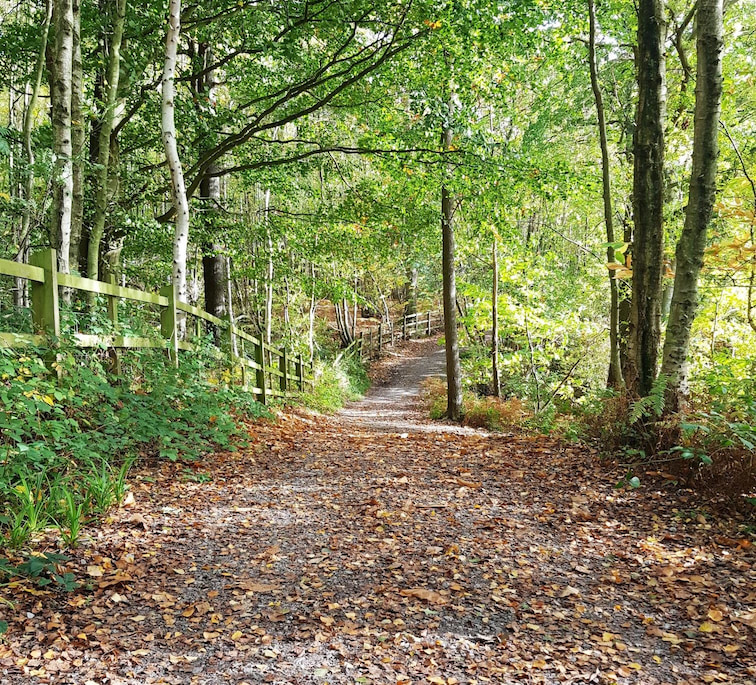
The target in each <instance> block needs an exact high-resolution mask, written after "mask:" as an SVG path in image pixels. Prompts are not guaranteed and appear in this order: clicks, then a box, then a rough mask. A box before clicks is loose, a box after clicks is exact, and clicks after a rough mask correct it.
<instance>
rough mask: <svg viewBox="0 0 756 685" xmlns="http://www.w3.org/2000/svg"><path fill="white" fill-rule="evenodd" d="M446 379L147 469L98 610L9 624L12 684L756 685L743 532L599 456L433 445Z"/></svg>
mask: <svg viewBox="0 0 756 685" xmlns="http://www.w3.org/2000/svg"><path fill="white" fill-rule="evenodd" d="M442 370H443V355H442V354H441V353H439V352H434V353H433V354H431V355H430V356H429V357H427V358H425V359H424V360H420V361H410V362H408V366H407V367H406V373H405V374H403V377H404V378H405V379H411V381H410V380H405V382H403V383H400V384H396V385H392V386H389V387H385V388H379V389H377V390H376V391H375V392H373V393H372V394H371V395H369V397H368V398H367V399H366V400H365V401H364V402H362V403H359V404H357V405H353V406H351V407H349V408H347V409H346V410H345V411H343V412H342V413H341V414H340V415H338V416H336V417H332V418H324V417H309V418H297V417H284V418H282V419H281V420H280V421H279V422H278V423H277V424H275V425H266V424H262V423H257V424H254V425H252V426H251V427H250V433H251V437H252V446H251V447H250V448H248V449H245V450H242V451H240V452H239V453H235V454H223V455H216V456H215V457H213V461H212V462H208V463H207V464H202V465H196V466H195V467H193V468H187V467H183V466H179V465H172V464H162V465H160V466H159V467H158V468H156V469H144V470H143V471H142V472H141V473H140V474H138V478H137V480H136V482H135V485H134V495H135V500H136V501H135V504H134V505H133V506H132V507H129V508H124V509H122V510H120V511H118V512H116V513H115V515H114V516H113V519H112V521H110V522H108V523H106V524H105V525H104V526H103V527H102V528H101V529H99V530H97V531H96V532H95V534H94V539H93V540H92V541H91V542H90V543H89V544H88V545H85V546H84V547H83V548H82V549H80V550H78V551H77V552H76V554H75V557H76V558H75V570H76V573H77V575H79V576H80V577H83V578H85V579H88V580H89V582H90V584H91V588H92V589H91V591H88V592H85V591H78V592H75V593H73V594H69V595H66V594H55V593H46V594H42V595H36V596H35V595H33V594H30V593H29V592H23V591H22V588H15V589H14V591H13V600H14V601H15V602H16V604H15V607H14V608H13V610H9V609H8V608H7V607H0V611H1V612H2V613H3V614H4V616H5V617H6V620H8V621H9V623H10V629H9V632H8V634H7V636H6V638H5V641H4V642H3V643H0V682H3V683H8V685H16V684H19V685H20V684H21V683H24V684H26V683H41V682H55V683H76V684H77V685H78V684H85V683H86V684H87V685H89V683H97V684H101V683H110V684H119V683H128V684H129V685H141V684H143V683H176V684H183V683H196V684H198V685H199V684H203V685H215V684H226V683H235V684H237V685H240V684H241V683H248V684H250V685H251V684H253V683H280V684H289V683H291V684H297V685H298V684H303V685H304V684H309V683H312V684H315V683H317V684H319V685H325V684H326V683H328V684H330V685H340V684H349V685H352V684H355V683H381V684H384V683H386V684H389V683H390V684H391V685H399V684H402V685H409V684H412V685H427V684H436V685H438V684H439V683H441V684H443V685H454V684H455V683H470V684H477V683H580V684H587V683H605V684H609V683H619V684H622V685H624V684H629V683H634V684H643V685H646V684H648V685H653V684H658V683H670V684H672V683H674V684H682V683H704V682H713V683H718V682H726V683H736V684H737V685H749V684H750V685H753V684H754V683H756V658H755V657H754V649H753V648H754V629H756V612H755V611H754V605H756V572H755V571H754V560H755V556H756V555H754V548H753V546H752V545H751V544H750V543H749V542H748V540H747V539H746V535H747V531H746V530H745V529H744V528H743V522H740V521H737V520H731V519H726V518H717V517H714V516H712V515H710V514H708V513H707V512H705V511H702V510H699V509H697V508H696V505H695V504H694V503H693V501H692V500H690V499H687V500H686V497H689V495H685V493H683V494H682V495H681V494H675V493H674V492H673V491H672V490H671V489H669V490H667V491H664V490H662V489H656V487H657V486H655V485H654V486H652V485H651V484H650V483H651V481H650V480H649V484H648V485H645V484H644V487H642V488H640V489H638V490H629V491H626V490H616V489H614V488H613V485H614V484H615V483H616V482H617V479H618V474H617V473H615V472H614V471H613V470H611V469H609V468H607V469H604V468H603V467H602V466H601V465H600V464H599V463H598V462H597V460H596V458H595V455H593V454H591V453H590V452H589V451H588V450H586V449H585V448H583V447H579V446H564V445H560V444H558V443H556V442H555V441H552V440H549V439H547V438H532V437H526V436H522V437H515V438H513V437H511V436H497V435H488V434H484V433H480V432H475V431H463V432H459V431H455V430H453V429H446V428H445V427H443V426H440V427H439V426H433V425H431V424H429V423H428V422H425V421H424V420H423V419H422V415H421V414H420V413H419V412H418V408H417V402H416V400H417V386H418V383H417V382H418V381H419V380H420V379H421V378H422V377H423V376H425V375H427V374H435V373H438V372H439V371H442ZM202 481H207V482H202ZM660 487H661V486H660ZM667 487H668V488H669V486H667ZM36 592H38V591H36Z"/></svg>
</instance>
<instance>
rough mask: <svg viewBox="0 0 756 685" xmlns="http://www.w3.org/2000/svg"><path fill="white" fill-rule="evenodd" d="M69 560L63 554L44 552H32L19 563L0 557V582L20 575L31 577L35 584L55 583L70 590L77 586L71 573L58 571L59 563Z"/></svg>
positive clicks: (43, 585)
mask: <svg viewBox="0 0 756 685" xmlns="http://www.w3.org/2000/svg"><path fill="white" fill-rule="evenodd" d="M66 561H69V558H68V557H67V556H66V555H65V554H53V553H52V552H46V553H43V554H34V555H30V556H29V557H27V558H26V560H25V561H22V562H21V563H19V564H12V563H11V562H10V561H9V560H8V559H3V558H0V583H2V582H7V581H8V580H10V579H11V578H14V577H16V576H21V577H22V578H29V579H31V580H32V581H33V582H34V583H35V584H36V585H37V586H39V587H45V586H46V585H50V584H55V585H56V586H58V587H59V588H60V589H62V590H65V591H66V592H71V591H72V590H75V589H76V588H77V587H79V583H77V582H76V577H75V576H74V574H73V573H70V572H65V573H61V572H60V566H61V564H63V563H65V562H66Z"/></svg>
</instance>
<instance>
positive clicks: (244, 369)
mask: <svg viewBox="0 0 756 685" xmlns="http://www.w3.org/2000/svg"><path fill="white" fill-rule="evenodd" d="M239 355H240V356H239V358H240V359H241V372H242V388H244V390H246V389H247V387H248V385H249V384H248V382H247V355H246V352H245V351H244V338H241V339H240V341H239Z"/></svg>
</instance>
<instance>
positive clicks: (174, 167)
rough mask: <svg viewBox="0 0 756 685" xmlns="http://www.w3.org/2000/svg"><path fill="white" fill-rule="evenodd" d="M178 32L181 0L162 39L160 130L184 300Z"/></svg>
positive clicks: (185, 225)
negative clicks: (177, 112)
mask: <svg viewBox="0 0 756 685" xmlns="http://www.w3.org/2000/svg"><path fill="white" fill-rule="evenodd" d="M180 34H181V0H170V2H169V4H168V32H167V33H166V38H165V66H164V68H163V85H162V102H163V105H162V131H163V145H164V146H165V158H166V161H167V162H168V168H169V169H170V173H171V197H172V198H173V206H174V209H175V213H176V227H175V230H174V234H173V283H174V286H175V288H176V293H177V295H178V298H179V299H180V300H183V301H184V302H186V255H187V245H188V242H189V202H188V200H187V196H186V186H185V184H184V171H183V169H182V167H181V158H180V157H179V154H178V145H177V144H176V122H175V118H174V110H175V97H176V87H175V78H176V55H177V52H178V41H179V36H180Z"/></svg>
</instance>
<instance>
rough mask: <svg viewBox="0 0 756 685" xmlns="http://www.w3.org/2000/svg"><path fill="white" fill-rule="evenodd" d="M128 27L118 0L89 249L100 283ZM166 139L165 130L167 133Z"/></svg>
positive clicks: (91, 267) (90, 262)
mask: <svg viewBox="0 0 756 685" xmlns="http://www.w3.org/2000/svg"><path fill="white" fill-rule="evenodd" d="M125 23H126V0H118V1H117V3H116V6H115V16H114V17H113V37H112V39H111V41H110V48H109V55H108V70H107V76H106V83H105V97H104V100H103V103H102V116H101V120H100V134H99V139H98V155H97V167H96V170H95V203H94V204H95V213H94V220H93V222H92V230H91V232H90V234H89V244H88V245H87V275H88V276H89V278H93V279H95V280H97V279H98V278H99V274H100V243H101V242H102V236H103V234H104V233H105V220H106V218H107V213H108V200H109V199H110V193H109V191H110V184H109V182H108V174H109V170H110V134H111V133H112V132H113V125H114V122H115V116H116V112H115V110H116V103H117V100H118V81H119V78H120V74H121V43H122V41H123V29H124V25H125ZM166 60H167V58H166ZM163 135H165V130H164V132H163Z"/></svg>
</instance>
